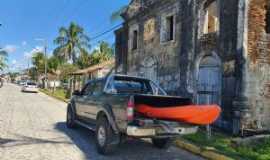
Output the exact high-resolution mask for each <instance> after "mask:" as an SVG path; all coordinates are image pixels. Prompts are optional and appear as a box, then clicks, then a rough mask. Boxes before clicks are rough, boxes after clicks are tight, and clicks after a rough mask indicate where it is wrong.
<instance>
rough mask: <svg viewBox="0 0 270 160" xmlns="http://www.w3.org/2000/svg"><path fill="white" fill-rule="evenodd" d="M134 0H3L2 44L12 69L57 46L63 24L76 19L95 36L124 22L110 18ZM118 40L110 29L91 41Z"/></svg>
mask: <svg viewBox="0 0 270 160" xmlns="http://www.w3.org/2000/svg"><path fill="white" fill-rule="evenodd" d="M129 1H130V0H1V9H0V23H1V24H2V26H1V27H0V47H1V48H3V49H4V50H6V51H7V52H9V58H8V59H9V62H8V63H9V71H18V70H21V69H25V68H27V67H28V63H29V64H30V65H31V61H30V57H31V55H32V54H33V53H34V52H35V51H40V50H43V49H44V47H43V46H44V41H43V40H46V41H47V43H48V52H49V53H52V51H53V49H54V48H55V47H56V46H55V45H54V43H53V40H54V39H55V37H57V35H58V29H59V27H61V26H65V27H68V25H69V24H70V22H75V23H77V24H79V25H80V26H82V27H83V28H84V29H85V32H86V34H87V35H88V36H89V37H90V38H91V37H95V36H96V35H98V34H100V33H102V32H103V31H106V30H108V29H110V28H112V27H114V26H116V25H117V24H119V23H121V22H114V23H112V22H111V21H110V15H111V13H112V12H113V11H115V10H117V9H119V8H120V7H121V6H123V5H126V4H128V3H129ZM100 40H105V41H108V42H110V43H113V41H114V34H113V32H110V33H108V34H106V35H104V36H103V37H100V38H99V39H96V40H93V41H91V42H90V43H91V46H92V48H94V47H95V46H96V45H97V44H98V41H100Z"/></svg>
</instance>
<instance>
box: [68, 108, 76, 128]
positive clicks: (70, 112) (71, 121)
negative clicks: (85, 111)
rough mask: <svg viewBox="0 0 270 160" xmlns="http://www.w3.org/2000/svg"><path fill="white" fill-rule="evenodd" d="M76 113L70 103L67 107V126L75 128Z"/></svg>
mask: <svg viewBox="0 0 270 160" xmlns="http://www.w3.org/2000/svg"><path fill="white" fill-rule="evenodd" d="M75 117H76V115H75V113H74V111H73V109H72V107H71V105H68V108H67V119H66V125H67V128H75V126H76V124H75Z"/></svg>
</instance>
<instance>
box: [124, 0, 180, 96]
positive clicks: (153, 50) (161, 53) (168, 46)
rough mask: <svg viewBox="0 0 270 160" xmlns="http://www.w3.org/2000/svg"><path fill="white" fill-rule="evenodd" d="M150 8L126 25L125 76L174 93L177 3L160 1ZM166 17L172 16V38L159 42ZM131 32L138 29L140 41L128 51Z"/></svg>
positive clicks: (176, 84) (177, 82)
mask: <svg viewBox="0 0 270 160" xmlns="http://www.w3.org/2000/svg"><path fill="white" fill-rule="evenodd" d="M151 6H152V7H149V8H148V9H145V11H144V12H143V13H142V14H140V15H137V16H136V17H134V18H132V19H131V20H130V21H128V23H127V26H128V28H129V39H128V42H129V49H128V62H127V63H128V74H130V75H137V76H143V77H147V78H151V79H153V80H155V81H156V82H158V83H159V84H160V85H161V86H162V87H164V88H165V89H166V90H167V91H169V92H175V91H176V90H178V88H179V87H180V72H179V53H180V47H181V40H180V37H181V12H180V3H179V1H176V0H171V1H170V0H169V1H166V2H161V3H160V5H151ZM169 14H174V15H175V35H174V36H175V39H174V40H173V41H170V42H162V40H161V37H162V35H161V34H162V32H163V31H162V27H161V25H163V22H162V21H163V18H164V17H165V16H166V15H169ZM133 29H137V30H138V38H139V40H138V49H136V50H132V48H131V43H132V35H131V34H132V30H133ZM150 73H152V75H150ZM148 76H150V77H148ZM171 82H173V83H171Z"/></svg>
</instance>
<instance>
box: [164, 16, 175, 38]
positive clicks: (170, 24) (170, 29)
mask: <svg viewBox="0 0 270 160" xmlns="http://www.w3.org/2000/svg"><path fill="white" fill-rule="evenodd" d="M166 25H167V41H172V40H173V39H174V16H169V17H167V18H166Z"/></svg>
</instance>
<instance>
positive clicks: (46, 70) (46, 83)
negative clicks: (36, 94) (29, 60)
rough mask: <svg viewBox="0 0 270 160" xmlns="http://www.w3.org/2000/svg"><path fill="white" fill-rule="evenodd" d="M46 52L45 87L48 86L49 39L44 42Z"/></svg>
mask: <svg viewBox="0 0 270 160" xmlns="http://www.w3.org/2000/svg"><path fill="white" fill-rule="evenodd" d="M44 54H45V89H47V88H48V61H47V41H46V40H45V44H44Z"/></svg>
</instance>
